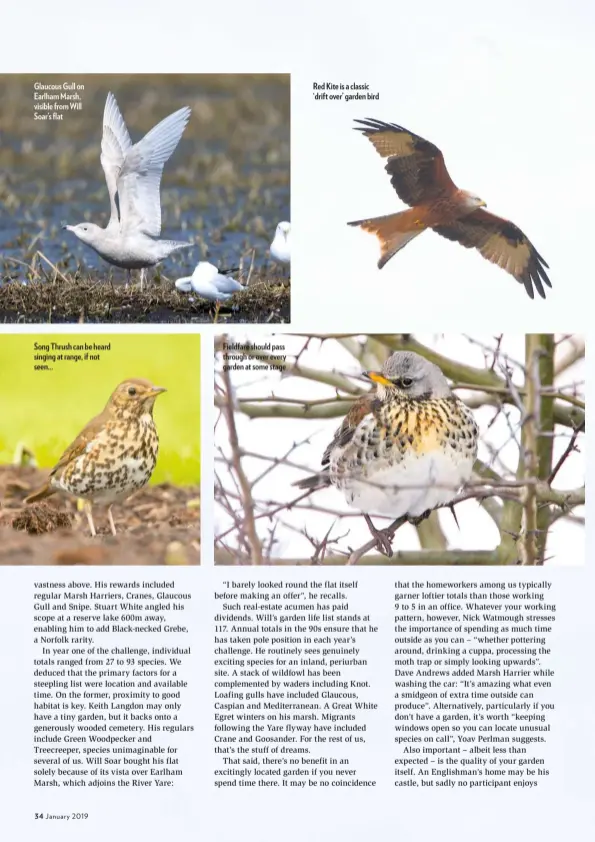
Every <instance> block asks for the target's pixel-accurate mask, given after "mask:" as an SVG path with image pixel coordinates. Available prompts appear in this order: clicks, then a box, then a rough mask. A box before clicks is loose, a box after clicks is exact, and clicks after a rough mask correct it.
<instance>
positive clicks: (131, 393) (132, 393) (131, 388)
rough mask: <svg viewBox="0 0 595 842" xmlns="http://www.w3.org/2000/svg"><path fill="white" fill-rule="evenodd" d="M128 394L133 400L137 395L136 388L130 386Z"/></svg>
mask: <svg viewBox="0 0 595 842" xmlns="http://www.w3.org/2000/svg"><path fill="white" fill-rule="evenodd" d="M128 394H129V395H130V397H131V398H133V397H134V396H135V395H136V389H135V388H134V386H130V387H129V388H128Z"/></svg>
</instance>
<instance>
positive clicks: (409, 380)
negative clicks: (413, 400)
mask: <svg viewBox="0 0 595 842" xmlns="http://www.w3.org/2000/svg"><path fill="white" fill-rule="evenodd" d="M401 386H403V387H404V388H405V389H408V388H409V387H410V386H413V380H412V378H411V377H403V379H402V380H401Z"/></svg>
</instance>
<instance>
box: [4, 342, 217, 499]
mask: <svg viewBox="0 0 595 842" xmlns="http://www.w3.org/2000/svg"><path fill="white" fill-rule="evenodd" d="M35 342H39V343H41V344H49V345H50V349H51V343H52V342H57V343H60V344H62V345H65V344H67V343H68V342H70V343H71V344H82V343H84V342H86V343H87V344H90V343H93V342H95V343H97V344H101V345H104V344H107V343H110V344H111V350H110V351H103V352H101V358H100V360H99V361H86V362H84V361H83V362H65V361H62V362H55V363H52V362H48V365H50V366H51V367H52V369H53V370H52V371H35V370H34V368H33V366H34V365H35V364H36V363H35V361H34V359H33V357H34V353H35V352H34V343H35ZM50 353H52V351H51V350H50ZM71 353H78V352H71ZM130 377H145V378H147V379H148V380H150V381H151V382H152V383H153V384H154V385H156V386H164V387H165V388H166V389H167V392H166V393H164V394H163V395H160V396H159V397H158V398H157V401H156V402H155V409H154V412H153V416H154V418H155V423H156V425H157V430H158V433H159V457H158V459H157V467H156V468H155V471H154V473H153V477H152V479H151V482H152V483H159V482H171V483H174V484H176V485H194V484H198V482H199V480H200V336H198V335H196V334H179V333H178V334H159V333H152V334H141V333H139V334H135V335H130V334H128V335H126V336H119V335H117V334H113V333H112V334H93V333H91V334H89V333H86V332H85V333H84V334H80V333H79V334H73V333H60V334H49V333H48V334H43V333H41V334H40V333H38V334H33V333H30V334H19V335H3V336H0V463H2V464H6V463H10V462H12V461H13V459H14V457H15V452H16V451H17V448H18V447H19V445H24V446H25V447H26V448H28V449H29V450H31V451H32V452H33V453H34V455H35V458H36V460H37V464H38V466H39V467H40V468H51V467H53V466H54V465H55V464H56V462H57V461H58V459H59V458H60V456H61V455H62V453H63V451H64V450H65V449H66V447H68V445H69V444H70V443H71V442H72V441H73V440H74V438H75V437H76V436H77V435H78V434H79V433H80V431H81V430H82V429H83V427H84V426H85V424H87V423H88V422H89V421H90V420H91V419H92V418H93V417H94V416H95V415H98V414H99V413H100V412H101V410H102V409H103V408H104V406H105V404H106V403H107V401H108V399H109V396H110V395H111V393H112V392H113V390H114V389H115V388H116V386H117V385H118V384H119V383H121V382H122V381H123V380H127V379H128V378H130Z"/></svg>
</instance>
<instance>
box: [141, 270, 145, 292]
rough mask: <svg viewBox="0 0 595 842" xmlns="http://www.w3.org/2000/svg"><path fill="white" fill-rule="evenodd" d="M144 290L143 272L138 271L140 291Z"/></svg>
mask: <svg viewBox="0 0 595 842" xmlns="http://www.w3.org/2000/svg"><path fill="white" fill-rule="evenodd" d="M144 288H145V270H144V269H141V270H140V291H141V292H142V291H143V290H144Z"/></svg>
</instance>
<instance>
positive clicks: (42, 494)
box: [25, 482, 56, 504]
mask: <svg viewBox="0 0 595 842" xmlns="http://www.w3.org/2000/svg"><path fill="white" fill-rule="evenodd" d="M55 493H56V490H55V489H54V488H50V484H49V482H46V484H45V485H42V487H41V488H38V489H37V491H34V492H33V494H30V495H29V496H28V497H26V498H25V503H27V504H28V503H37V502H38V501H39V500H44V499H45V498H46V497H50V496H51V495H52V494H55Z"/></svg>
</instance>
